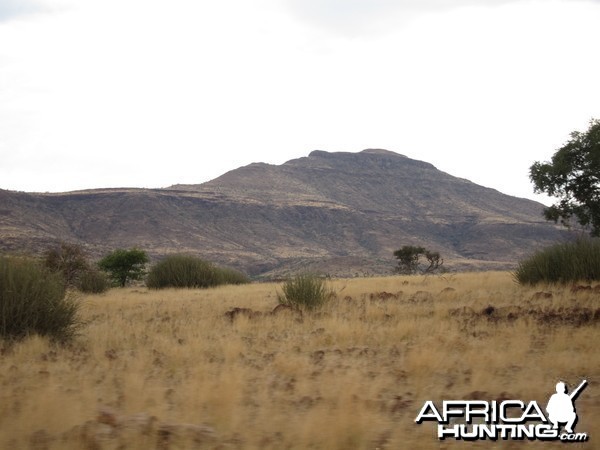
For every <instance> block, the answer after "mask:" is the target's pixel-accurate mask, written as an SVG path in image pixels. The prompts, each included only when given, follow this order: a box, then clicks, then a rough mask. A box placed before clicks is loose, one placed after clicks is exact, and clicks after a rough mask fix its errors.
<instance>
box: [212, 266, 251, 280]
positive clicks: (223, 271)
mask: <svg viewBox="0 0 600 450" xmlns="http://www.w3.org/2000/svg"><path fill="white" fill-rule="evenodd" d="M216 269H217V278H218V280H219V284H247V283H250V278H248V276H247V275H246V274H244V273H242V272H239V271H237V270H235V269H231V268H229V267H217V268H216Z"/></svg>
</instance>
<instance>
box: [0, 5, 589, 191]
mask: <svg viewBox="0 0 600 450" xmlns="http://www.w3.org/2000/svg"><path fill="white" fill-rule="evenodd" d="M599 43H600V1H598V0H538V1H536V0H532V1H528V0H512V1H511V0H395V1H394V0H219V1H216V0H194V1H193V0H170V1H159V0H38V1H35V0H0V188H4V189H11V190H23V191H41V192H44V191H50V192H57V191H67V190H75V189H83V188H99V187H122V186H128V187H129V186H130V187H166V186H169V185H172V184H176V183H201V182H204V181H208V180H209V179H212V178H215V177H217V176H219V175H221V174H223V173H224V172H226V171H227V170H231V169H235V168H237V167H239V166H242V165H246V164H249V163H251V162H267V163H272V164H281V163H283V162H285V161H287V160H289V159H292V158H298V157H301V156H306V155H307V154H308V153H309V152H310V151H312V150H315V149H320V150H326V151H350V152H356V151H360V150H362V149H365V148H385V149H388V150H392V151H396V152H398V153H401V154H404V155H406V156H409V157H411V158H415V159H420V160H424V161H428V162H430V163H432V164H434V165H435V166H437V168H438V169H440V170H443V171H445V172H448V173H450V174H452V175H456V176H460V177H463V178H468V179H470V180H472V181H474V182H476V183H479V184H482V185H484V186H488V187H493V188H495V189H498V190H500V191H502V192H505V193H508V194H511V195H517V196H520V197H529V198H535V197H534V195H533V192H532V187H531V183H530V181H529V178H528V168H529V166H530V165H531V164H532V163H533V162H534V161H536V160H547V159H549V158H550V157H551V156H552V154H553V153H554V151H555V150H556V149H557V148H558V147H560V146H561V145H562V144H563V143H564V142H565V141H566V140H568V138H569V133H570V132H571V131H574V130H580V131H584V130H586V129H587V127H588V123H589V120H590V119H591V118H600V82H599V80H600V56H599V54H600V53H599V51H600V50H599V48H598V45H599ZM538 199H539V198H538Z"/></svg>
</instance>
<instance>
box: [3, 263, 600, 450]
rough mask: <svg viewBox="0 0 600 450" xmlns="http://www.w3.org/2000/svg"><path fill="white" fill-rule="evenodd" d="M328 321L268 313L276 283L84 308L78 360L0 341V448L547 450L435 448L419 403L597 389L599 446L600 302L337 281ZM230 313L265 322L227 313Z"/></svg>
mask: <svg viewBox="0 0 600 450" xmlns="http://www.w3.org/2000/svg"><path fill="white" fill-rule="evenodd" d="M331 286H332V287H333V289H334V290H335V291H336V292H337V295H336V297H335V298H334V299H332V300H331V302H330V303H329V304H328V305H327V306H326V307H325V308H324V309H323V310H321V311H320V312H316V313H311V314H307V313H305V314H304V315H303V317H299V316H298V315H297V314H295V313H292V312H289V311H288V312H286V311H283V312H282V313H280V314H275V315H271V314H267V313H268V312H270V311H272V310H273V308H274V307H275V306H276V305H277V292H278V290H279V291H280V285H278V284H258V283H257V284H252V285H241V286H233V287H232V286H229V287H218V288H213V289H205V290H161V291H150V290H147V289H146V288H126V289H114V290H111V291H109V292H107V293H105V294H102V295H90V296H81V299H80V301H81V310H80V316H81V319H82V320H83V322H84V323H85V325H84V326H83V327H82V328H81V329H80V330H79V335H78V337H77V338H76V339H75V341H74V342H73V343H72V344H69V345H67V346H58V345H54V344H52V343H50V342H48V341H47V340H45V339H43V338H39V337H36V336H33V337H30V338H28V339H26V340H24V341H22V342H19V343H17V344H14V345H12V346H9V345H8V344H6V343H4V344H1V343H0V349H1V353H2V356H1V358H0V448H3V449H4V448H6V449H21V448H23V449H28V448H35V449H86V448H87V449H128V448H132V449H136V448H140V449H142V448H149V449H154V448H157V449H166V448H173V449H176V448H177V449H188V448H190V449H191V448H198V449H340V450H341V449H372V450H375V449H415V448H436V449H446V448H482V449H484V448H485V449H490V448H521V447H522V446H526V447H528V448H548V447H550V448H552V447H556V446H558V445H563V444H560V443H548V442H538V441H535V442H518V441H501V440H500V441H498V442H491V441H484V442H475V443H468V442H464V441H453V440H446V441H438V440H437V437H436V427H435V424H434V423H432V422H425V423H423V424H421V425H417V424H415V422H414V420H415V417H416V416H417V414H418V412H419V410H420V408H421V406H422V405H423V403H424V401H426V400H434V401H436V403H438V402H441V401H442V400H443V399H448V400H450V399H483V400H495V399H522V400H523V401H526V402H527V401H529V400H536V401H538V403H539V404H540V405H541V406H542V405H543V406H545V405H546V403H547V401H548V398H549V396H550V394H552V393H553V392H554V386H555V384H556V382H557V381H559V380H564V381H565V382H566V383H567V384H568V385H569V386H570V387H573V386H574V385H576V384H578V383H579V382H580V381H581V380H582V379H584V378H586V379H587V380H588V382H589V385H588V386H587V388H586V389H585V390H584V391H583V392H582V394H581V395H580V397H579V398H578V400H577V402H576V406H577V412H578V414H579V422H578V424H577V431H579V432H587V433H588V435H589V436H590V441H589V442H588V443H587V444H569V445H571V446H573V447H576V448H578V447H579V446H580V445H583V446H585V447H586V448H598V447H597V446H598V445H599V444H598V442H600V420H599V419H600V391H599V389H598V387H599V386H600V352H599V351H598V342H599V341H600V329H599V325H600V293H599V292H598V291H594V290H589V289H588V290H585V289H582V290H580V291H577V292H572V290H571V287H570V286H567V287H564V286H548V285H538V286H536V287H522V286H519V285H518V284H516V283H515V282H514V281H513V279H512V277H511V274H509V273H504V272H486V273H477V274H456V275H448V276H445V277H437V276H436V277H434V276H430V277H427V278H424V277H420V276H415V277H399V276H397V277H387V278H363V279H349V280H335V281H332V282H331ZM234 307H243V308H248V309H251V310H253V311H258V312H262V313H263V314H251V313H247V314H239V315H237V316H236V317H234V318H233V319H231V318H230V316H227V315H226V312H227V311H229V310H231V309H232V308H234Z"/></svg>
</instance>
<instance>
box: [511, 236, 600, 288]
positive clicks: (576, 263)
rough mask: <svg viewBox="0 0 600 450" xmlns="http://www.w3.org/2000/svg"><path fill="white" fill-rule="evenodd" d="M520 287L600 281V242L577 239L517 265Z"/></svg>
mask: <svg viewBox="0 0 600 450" xmlns="http://www.w3.org/2000/svg"><path fill="white" fill-rule="evenodd" d="M514 277H515V279H516V280H517V282H519V283H520V284H535V283H543V282H544V283H570V282H576V281H593V280H600V239H599V238H579V239H577V240H575V241H572V242H565V243H561V244H556V245H553V246H551V247H548V248H545V249H543V250H541V251H539V252H537V253H535V254H534V255H532V256H530V257H529V258H527V259H526V260H524V261H521V262H520V263H519V266H518V267H517V269H516V271H515V272H514Z"/></svg>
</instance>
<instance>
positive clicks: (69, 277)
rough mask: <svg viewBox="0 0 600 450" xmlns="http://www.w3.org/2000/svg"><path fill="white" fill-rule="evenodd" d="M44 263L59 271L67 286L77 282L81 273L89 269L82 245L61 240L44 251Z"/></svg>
mask: <svg viewBox="0 0 600 450" xmlns="http://www.w3.org/2000/svg"><path fill="white" fill-rule="evenodd" d="M44 265H45V266H46V267H47V268H48V269H49V270H52V271H54V272H60V273H61V274H62V276H63V279H64V281H65V283H66V284H67V286H68V287H74V286H76V285H77V284H78V283H79V277H80V276H81V274H82V273H84V272H85V271H87V270H89V263H88V260H87V258H86V256H85V252H84V250H83V247H81V246H80V245H77V244H69V243H67V242H61V243H59V244H58V245H56V246H55V247H53V248H49V249H48V250H46V252H45V253H44Z"/></svg>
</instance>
